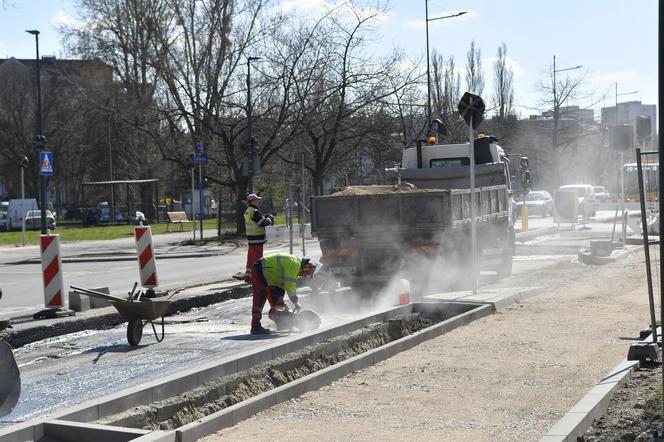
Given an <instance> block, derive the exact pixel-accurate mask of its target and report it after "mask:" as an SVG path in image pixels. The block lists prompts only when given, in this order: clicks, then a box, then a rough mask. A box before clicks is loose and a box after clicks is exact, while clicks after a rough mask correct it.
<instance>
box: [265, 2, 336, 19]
mask: <svg viewBox="0 0 664 442" xmlns="http://www.w3.org/2000/svg"><path fill="white" fill-rule="evenodd" d="M330 7H331V5H330V3H328V2H326V1H325V0H283V1H282V2H281V3H279V4H278V5H277V9H278V10H280V11H282V12H284V13H287V14H291V13H292V14H296V15H301V16H306V17H312V16H314V17H315V16H320V15H321V14H323V13H324V12H325V11H327V10H328V9H330Z"/></svg>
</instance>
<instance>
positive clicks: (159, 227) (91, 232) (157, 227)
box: [0, 219, 234, 245]
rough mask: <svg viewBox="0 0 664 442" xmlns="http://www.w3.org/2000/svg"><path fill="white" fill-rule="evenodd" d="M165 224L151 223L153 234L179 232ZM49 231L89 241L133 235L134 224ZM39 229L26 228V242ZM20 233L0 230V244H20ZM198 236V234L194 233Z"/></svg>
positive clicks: (212, 223) (35, 238)
mask: <svg viewBox="0 0 664 442" xmlns="http://www.w3.org/2000/svg"><path fill="white" fill-rule="evenodd" d="M166 226H167V224H151V225H150V227H151V228H152V234H153V235H161V234H168V233H171V232H179V231H180V227H179V226H177V225H172V226H170V227H169V232H166ZM192 226H193V224H192V223H187V224H184V226H183V228H184V229H183V230H185V231H189V232H191V231H192ZM203 228H204V229H216V228H217V220H216V219H206V220H204V221H203ZM222 228H223V229H232V228H234V226H231V224H226V223H222ZM199 229H200V227H199V226H198V225H196V231H197V232H198V231H199ZM51 233H54V234H58V235H60V241H61V242H69V241H89V240H108V239H118V238H126V237H132V236H133V235H134V226H128V225H122V226H91V227H64V228H58V229H55V230H53V231H51ZM40 234H41V231H39V230H28V231H26V232H25V242H26V244H39V235H40ZM21 235H22V233H21V232H20V231H18V232H2V233H0V245H20V244H21ZM196 236H197V237H198V235H196Z"/></svg>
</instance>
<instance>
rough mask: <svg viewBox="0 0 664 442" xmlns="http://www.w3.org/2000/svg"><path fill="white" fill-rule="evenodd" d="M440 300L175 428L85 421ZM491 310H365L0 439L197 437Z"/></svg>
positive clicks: (468, 306)
mask: <svg viewBox="0 0 664 442" xmlns="http://www.w3.org/2000/svg"><path fill="white" fill-rule="evenodd" d="M443 305H447V308H450V309H451V311H454V310H456V311H457V313H458V314H456V315H455V316H453V317H451V318H450V319H447V320H445V321H442V322H440V323H438V324H436V325H434V326H432V327H428V328H426V329H423V330H420V331H418V332H415V333H413V334H412V335H409V336H405V337H403V338H401V339H398V340H396V341H393V342H391V343H389V344H387V345H384V346H381V347H378V348H376V349H373V350H370V351H368V352H366V353H363V354H360V355H357V356H355V357H353V358H350V359H348V360H346V361H343V362H340V363H338V364H335V365H332V366H330V367H327V368H325V369H323V370H320V371H318V372H315V373H312V374H310V375H308V376H305V377H303V378H301V379H299V380H296V381H294V382H291V383H289V384H286V385H283V386H281V387H277V388H274V389H272V390H270V391H267V392H265V393H262V394H260V395H258V396H255V397H253V398H251V399H248V400H246V401H243V402H241V403H238V404H236V405H234V406H232V407H228V408H226V409H224V410H220V411H219V412H217V413H213V414H211V415H209V416H206V417H205V418H202V419H200V420H198V421H196V422H192V423H190V424H186V425H184V426H182V427H180V428H177V429H175V431H172V430H171V431H167V432H160V431H155V432H149V433H147V434H145V433H144V434H141V433H140V432H141V431H142V430H135V429H131V428H124V427H115V426H107V425H99V424H93V423H89V422H90V421H94V420H97V419H100V418H102V417H104V416H108V415H111V414H114V413H117V412H120V411H123V410H126V409H128V408H131V407H133V406H137V405H141V404H149V403H151V402H154V401H157V400H161V399H164V398H167V397H171V396H173V395H175V394H180V393H183V392H186V391H188V390H190V389H192V388H195V387H196V386H198V385H201V384H203V383H205V382H207V381H209V380H211V379H214V378H218V377H222V376H226V375H228V374H233V373H237V372H241V371H244V370H246V369H249V368H251V367H253V366H255V365H257V364H260V363H264V362H268V361H271V360H274V359H275V358H277V357H279V356H282V355H285V354H287V353H289V352H291V351H293V350H295V349H298V348H302V347H305V346H307V345H311V344H315V343H318V342H321V341H324V340H326V339H330V338H332V337H335V336H339V335H342V334H346V333H349V332H351V331H354V330H359V329H362V328H363V327H364V326H366V325H368V324H371V323H374V322H381V321H387V320H390V319H393V318H396V317H398V316H399V315H403V314H407V313H409V312H412V311H415V310H417V311H427V310H429V309H435V308H439V307H440V306H443ZM490 314H491V308H490V306H489V305H481V304H476V303H455V302H451V303H450V302H445V303H441V302H433V303H431V302H429V303H417V304H409V305H404V306H397V307H392V308H390V309H388V310H386V311H383V312H379V313H370V314H368V315H366V316H364V317H362V318H360V319H357V320H355V321H353V322H351V323H347V324H342V325H337V326H332V327H328V328H325V329H320V330H318V331H315V332H310V333H307V334H305V335H303V336H294V337H293V338H292V339H289V340H287V341H285V342H282V343H279V344H276V345H270V346H266V347H259V348H258V349H255V350H251V351H246V352H243V353H240V354H236V355H232V356H228V357H226V358H221V359H219V360H217V361H213V362H209V363H207V364H205V365H203V366H201V367H196V368H192V369H190V370H187V371H185V372H178V373H176V374H173V375H170V376H167V377H166V378H163V379H159V380H155V381H151V382H147V383H144V384H140V385H137V386H134V387H131V388H128V389H126V390H122V391H119V392H116V393H113V394H110V395H107V396H105V397H103V398H99V399H96V400H91V401H88V402H85V403H83V404H79V405H76V406H73V407H70V408H68V409H65V410H63V411H61V412H60V413H56V414H54V415H52V416H48V417H46V418H36V419H32V420H30V421H27V422H23V423H20V424H17V425H13V426H10V427H6V428H2V429H0V440H3V441H7V442H14V441H16V442H18V441H24V440H40V439H41V438H42V437H46V436H51V434H50V432H54V431H55V432H57V433H58V435H60V436H62V437H63V440H83V439H80V438H79V439H76V438H73V439H72V437H70V436H73V435H74V434H77V435H79V436H80V435H81V434H83V432H84V431H86V430H88V429H89V430H90V431H92V432H94V433H95V434H96V436H97V437H96V438H95V440H97V441H99V442H105V441H106V440H108V441H111V440H112V441H115V440H129V438H126V439H120V438H121V437H126V436H133V437H136V436H139V435H140V437H139V438H137V439H131V440H145V441H148V440H150V441H157V440H158V441H175V440H177V441H178V442H182V441H193V440H197V439H198V438H201V437H203V436H206V435H208V434H211V433H214V432H216V431H218V430H219V429H221V428H224V427H227V426H230V425H234V424H235V423H237V422H240V421H242V420H244V419H246V418H248V417H250V416H251V415H253V414H255V413H257V412H258V411H261V410H264V409H267V408H269V407H271V406H273V405H275V404H277V403H279V402H283V401H285V400H288V399H291V398H293V397H296V396H299V395H301V394H303V393H305V392H307V391H311V390H315V389H318V388H320V387H322V386H324V385H327V384H329V383H330V382H332V381H334V380H336V379H339V378H341V377H343V376H345V375H347V374H349V373H351V372H353V371H356V370H360V369H363V368H366V367H369V366H371V365H374V364H376V363H378V362H380V361H383V360H385V359H388V358H390V357H391V356H394V355H395V354H397V353H399V352H401V351H405V350H408V349H410V348H412V347H415V346H416V345H418V344H420V343H422V342H424V341H426V340H429V339H432V338H435V337H437V336H440V335H442V334H444V333H446V332H448V331H450V330H453V329H455V328H457V327H460V326H462V325H466V324H468V323H470V322H472V321H474V320H476V319H479V318H482V317H485V316H488V315H490ZM85 434H86V435H90V434H91V433H90V432H87V433H85ZM109 437H110V439H109ZM113 437H115V438H113Z"/></svg>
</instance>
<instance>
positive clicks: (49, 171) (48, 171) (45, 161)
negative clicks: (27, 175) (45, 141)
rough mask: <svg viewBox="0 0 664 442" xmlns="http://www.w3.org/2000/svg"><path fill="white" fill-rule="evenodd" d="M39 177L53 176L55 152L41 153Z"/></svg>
mask: <svg viewBox="0 0 664 442" xmlns="http://www.w3.org/2000/svg"><path fill="white" fill-rule="evenodd" d="M39 175H45V176H52V175H53V152H49V151H48V150H42V151H40V152H39Z"/></svg>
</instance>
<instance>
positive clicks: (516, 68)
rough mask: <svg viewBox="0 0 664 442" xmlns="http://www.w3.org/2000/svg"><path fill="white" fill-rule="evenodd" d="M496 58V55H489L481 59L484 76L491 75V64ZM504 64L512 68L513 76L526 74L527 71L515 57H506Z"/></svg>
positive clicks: (519, 76)
mask: <svg viewBox="0 0 664 442" xmlns="http://www.w3.org/2000/svg"><path fill="white" fill-rule="evenodd" d="M497 59H498V58H497V57H489V58H485V59H483V60H482V71H484V74H485V75H486V76H489V75H493V65H494V63H495V62H496V60H497ZM505 64H507V67H509V68H510V69H512V72H513V73H514V78H525V77H527V76H528V72H527V71H526V70H525V69H524V68H523V67H522V66H521V64H519V62H518V61H516V60H515V59H513V58H511V57H507V58H506V59H505Z"/></svg>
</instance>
